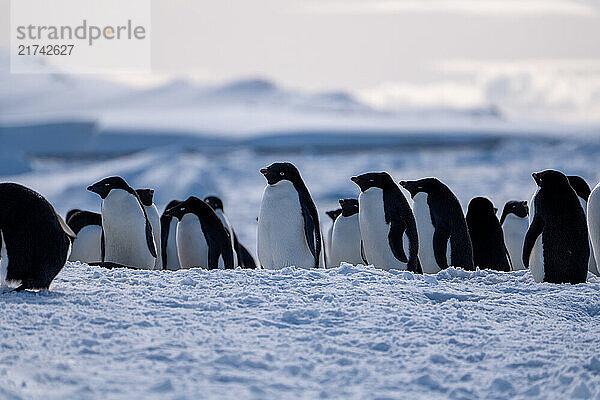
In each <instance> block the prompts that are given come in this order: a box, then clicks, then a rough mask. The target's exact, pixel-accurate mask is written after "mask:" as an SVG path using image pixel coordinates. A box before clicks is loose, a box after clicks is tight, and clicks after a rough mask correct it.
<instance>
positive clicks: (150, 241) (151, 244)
mask: <svg viewBox="0 0 600 400" xmlns="http://www.w3.org/2000/svg"><path fill="white" fill-rule="evenodd" d="M146 243H147V244H148V250H150V254H152V257H154V258H156V257H157V255H156V245H155V243H154V235H153V234H152V225H150V221H149V220H148V217H146Z"/></svg>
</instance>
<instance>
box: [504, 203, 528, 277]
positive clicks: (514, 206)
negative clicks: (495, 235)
mask: <svg viewBox="0 0 600 400" xmlns="http://www.w3.org/2000/svg"><path fill="white" fill-rule="evenodd" d="M528 215H529V207H528V206H527V201H517V200H511V201H508V202H507V203H506V204H505V205H504V209H503V210H502V216H501V217H500V225H502V231H503V232H504V243H506V249H507V250H508V254H509V255H510V261H511V263H512V269H513V271H518V270H522V269H525V265H523V242H524V241H525V234H526V233H527V229H528V228H529V220H528V218H527V217H528Z"/></svg>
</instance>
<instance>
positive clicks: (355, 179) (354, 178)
mask: <svg viewBox="0 0 600 400" xmlns="http://www.w3.org/2000/svg"><path fill="white" fill-rule="evenodd" d="M350 180H351V181H352V182H354V183H357V182H358V176H353V177H352V178H350Z"/></svg>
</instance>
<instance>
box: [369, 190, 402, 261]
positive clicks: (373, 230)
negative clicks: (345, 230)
mask: <svg viewBox="0 0 600 400" xmlns="http://www.w3.org/2000/svg"><path fill="white" fill-rule="evenodd" d="M358 204H359V206H358V207H359V212H358V219H359V222H360V235H361V237H362V241H363V247H364V250H365V257H366V258H367V261H368V262H369V264H373V266H375V267H377V268H381V269H384V270H389V269H401V270H406V266H407V264H406V263H403V262H401V261H399V260H398V259H396V257H395V256H394V253H393V252H392V249H391V248H390V242H389V236H388V235H389V233H390V224H386V222H385V211H384V208H383V190H381V189H379V188H370V189H368V190H366V191H364V192H362V193H361V194H360V196H359V198H358ZM402 243H403V247H404V252H405V254H406V257H408V237H407V236H406V233H405V234H404V235H403V237H402Z"/></svg>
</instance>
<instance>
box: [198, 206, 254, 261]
mask: <svg viewBox="0 0 600 400" xmlns="http://www.w3.org/2000/svg"><path fill="white" fill-rule="evenodd" d="M204 201H205V202H206V204H208V205H209V206H211V208H212V209H213V210H214V211H215V213H216V214H217V216H218V217H219V219H220V220H221V222H222V223H223V225H224V226H225V229H227V231H228V232H229V236H230V237H231V238H232V239H233V250H234V253H233V258H234V264H235V265H237V266H239V267H242V268H256V262H255V261H254V257H252V255H251V254H250V252H249V251H248V249H247V248H246V247H244V245H242V244H241V243H240V242H239V240H238V238H237V235H236V234H235V231H234V229H233V226H232V225H231V222H229V218H227V215H225V210H224V209H223V201H222V200H221V199H220V198H218V197H217V196H208V197H206V198H205V199H204Z"/></svg>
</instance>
